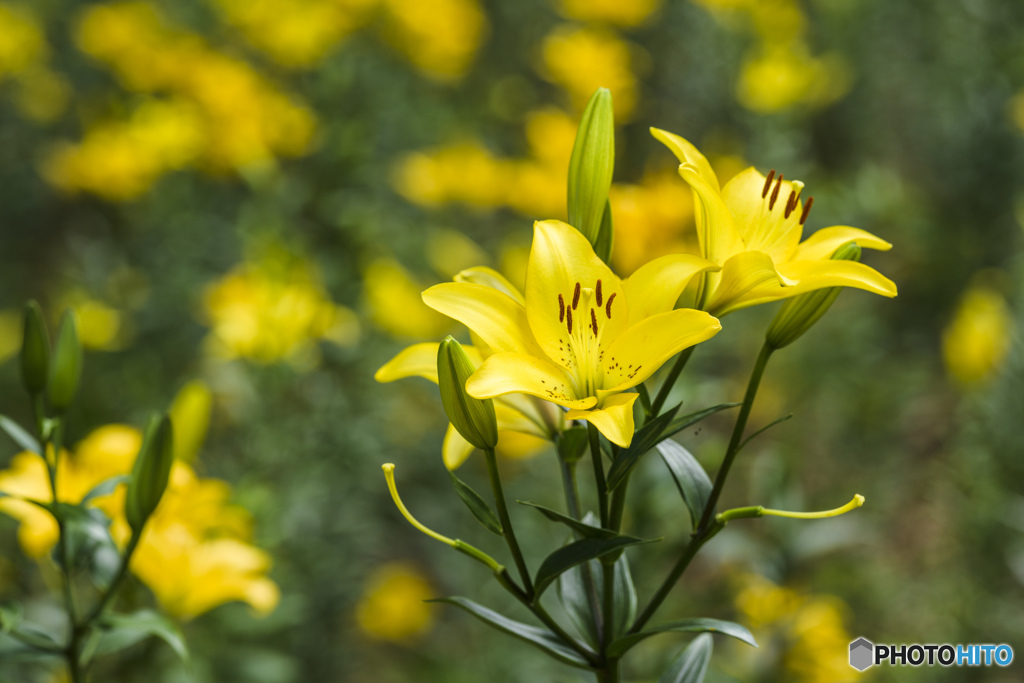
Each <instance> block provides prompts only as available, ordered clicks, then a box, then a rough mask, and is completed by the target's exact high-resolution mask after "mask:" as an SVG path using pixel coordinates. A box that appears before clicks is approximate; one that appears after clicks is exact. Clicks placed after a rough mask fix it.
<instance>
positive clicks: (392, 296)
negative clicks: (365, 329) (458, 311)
mask: <svg viewBox="0 0 1024 683" xmlns="http://www.w3.org/2000/svg"><path fill="white" fill-rule="evenodd" d="M363 286H364V294H363V296H364V299H365V301H366V307H367V308H368V309H369V312H370V317H371V319H372V320H373V322H374V323H375V324H376V325H377V326H378V327H379V328H381V329H382V330H384V331H385V332H387V333H388V334H391V335H393V336H395V337H399V338H406V339H426V338H430V337H439V336H441V334H442V333H444V332H445V331H446V330H447V329H448V328H449V326H450V324H451V323H450V322H449V321H448V319H447V318H445V317H444V316H443V315H441V314H440V313H437V312H436V311H433V310H431V309H430V308H428V307H427V305H426V304H425V303H423V300H422V299H421V298H420V292H422V291H423V289H424V288H423V287H422V286H421V285H420V284H419V283H418V282H416V281H414V280H413V279H412V276H411V275H410V274H409V272H408V271H407V270H406V269H405V268H403V267H402V266H401V264H399V263H398V262H397V261H395V260H394V259H390V258H381V259H377V260H375V261H373V262H372V263H370V265H369V266H367V267H366V270H365V271H364V272H363Z"/></svg>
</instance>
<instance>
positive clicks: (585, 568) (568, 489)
mask: <svg viewBox="0 0 1024 683" xmlns="http://www.w3.org/2000/svg"><path fill="white" fill-rule="evenodd" d="M559 461H560V462H561V465H562V488H563V489H564V490H565V505H566V508H567V509H568V510H569V516H570V517H572V518H573V519H582V516H581V515H580V494H579V490H578V489H577V487H576V463H574V462H573V463H569V462H566V461H565V460H564V459H561V458H559ZM575 535H576V534H575V533H574V536H575ZM580 571H581V572H582V574H583V588H584V590H586V593H587V602H588V603H589V605H590V614H591V615H593V617H594V632H595V633H601V632H602V631H603V630H604V625H603V624H604V622H603V620H602V619H601V608H600V598H599V597H598V595H597V586H596V585H594V573H593V572H592V571H590V563H589V562H584V563H583V564H582V565H580Z"/></svg>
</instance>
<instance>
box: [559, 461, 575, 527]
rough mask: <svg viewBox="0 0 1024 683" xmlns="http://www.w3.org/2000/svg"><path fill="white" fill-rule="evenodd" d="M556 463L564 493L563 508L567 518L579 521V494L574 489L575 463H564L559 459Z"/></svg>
mask: <svg viewBox="0 0 1024 683" xmlns="http://www.w3.org/2000/svg"><path fill="white" fill-rule="evenodd" d="M558 463H559V465H560V466H561V469H562V489H563V490H564V492H565V507H566V510H567V511H568V512H569V516H570V517H572V518H573V519H580V493H579V490H578V489H577V488H576V463H574V462H573V463H569V462H566V461H565V460H564V459H562V458H559V459H558Z"/></svg>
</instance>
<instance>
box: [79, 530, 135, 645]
mask: <svg viewBox="0 0 1024 683" xmlns="http://www.w3.org/2000/svg"><path fill="white" fill-rule="evenodd" d="M138 545H139V534H132V537H131V540H129V541H128V546H127V547H126V548H125V549H124V555H123V556H122V558H121V566H120V567H118V568H117V574H116V575H114V580H113V581H111V582H110V587H108V588H107V591H106V592H105V593H104V594H103V597H102V598H100V601H99V602H97V603H96V605H95V607H93V608H92V610H91V611H90V612H89V614H88V616H86V617H85V619H83V620H82V621H81V623H79V624H78V630H84V629H85V628H87V627H88V626H90V625H91V624H92V622H94V621H96V620H97V619H99V618H100V617H101V616H103V612H104V611H105V610H106V609H107V606H108V605H109V604H110V601H111V600H113V599H114V596H115V595H116V594H117V589H118V588H120V587H121V583H122V582H123V581H124V579H125V577H126V576H127V575H128V565H129V564H130V563H131V560H132V554H133V553H134V552H135V548H136V546H138Z"/></svg>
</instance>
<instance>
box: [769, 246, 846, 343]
mask: <svg viewBox="0 0 1024 683" xmlns="http://www.w3.org/2000/svg"><path fill="white" fill-rule="evenodd" d="M860 253H861V249H860V247H859V246H857V243H856V242H848V243H846V244H844V245H843V246H841V247H839V248H838V249H836V251H835V253H833V254H832V260H833V261H860ZM841 291H843V288H842V287H825V288H824V289H818V290H815V291H813V292H807V293H806V294H801V295H799V296H794V297H793V298H791V299H787V300H786V302H785V303H784V304H782V308H780V309H779V312H778V313H776V314H775V319H774V320H772V324H771V325H769V326H768V332H767V333H766V334H765V342H766V343H767V345H768V347H769V348H771V349H772V350H773V351H774V350H778V349H781V348H783V347H785V346H789V345H790V344H792V343H793V342H795V341H796V340H797V339H799V338H800V337H802V336H803V334H804V332H806V331H807V330H809V329H811V327H812V326H813V325H814V323H816V322H818V318H820V317H821V316H823V315H825V313H826V312H827V311H828V309H829V308H831V306H832V304H833V302H835V300H836V297H838V296H839V292H841Z"/></svg>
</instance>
